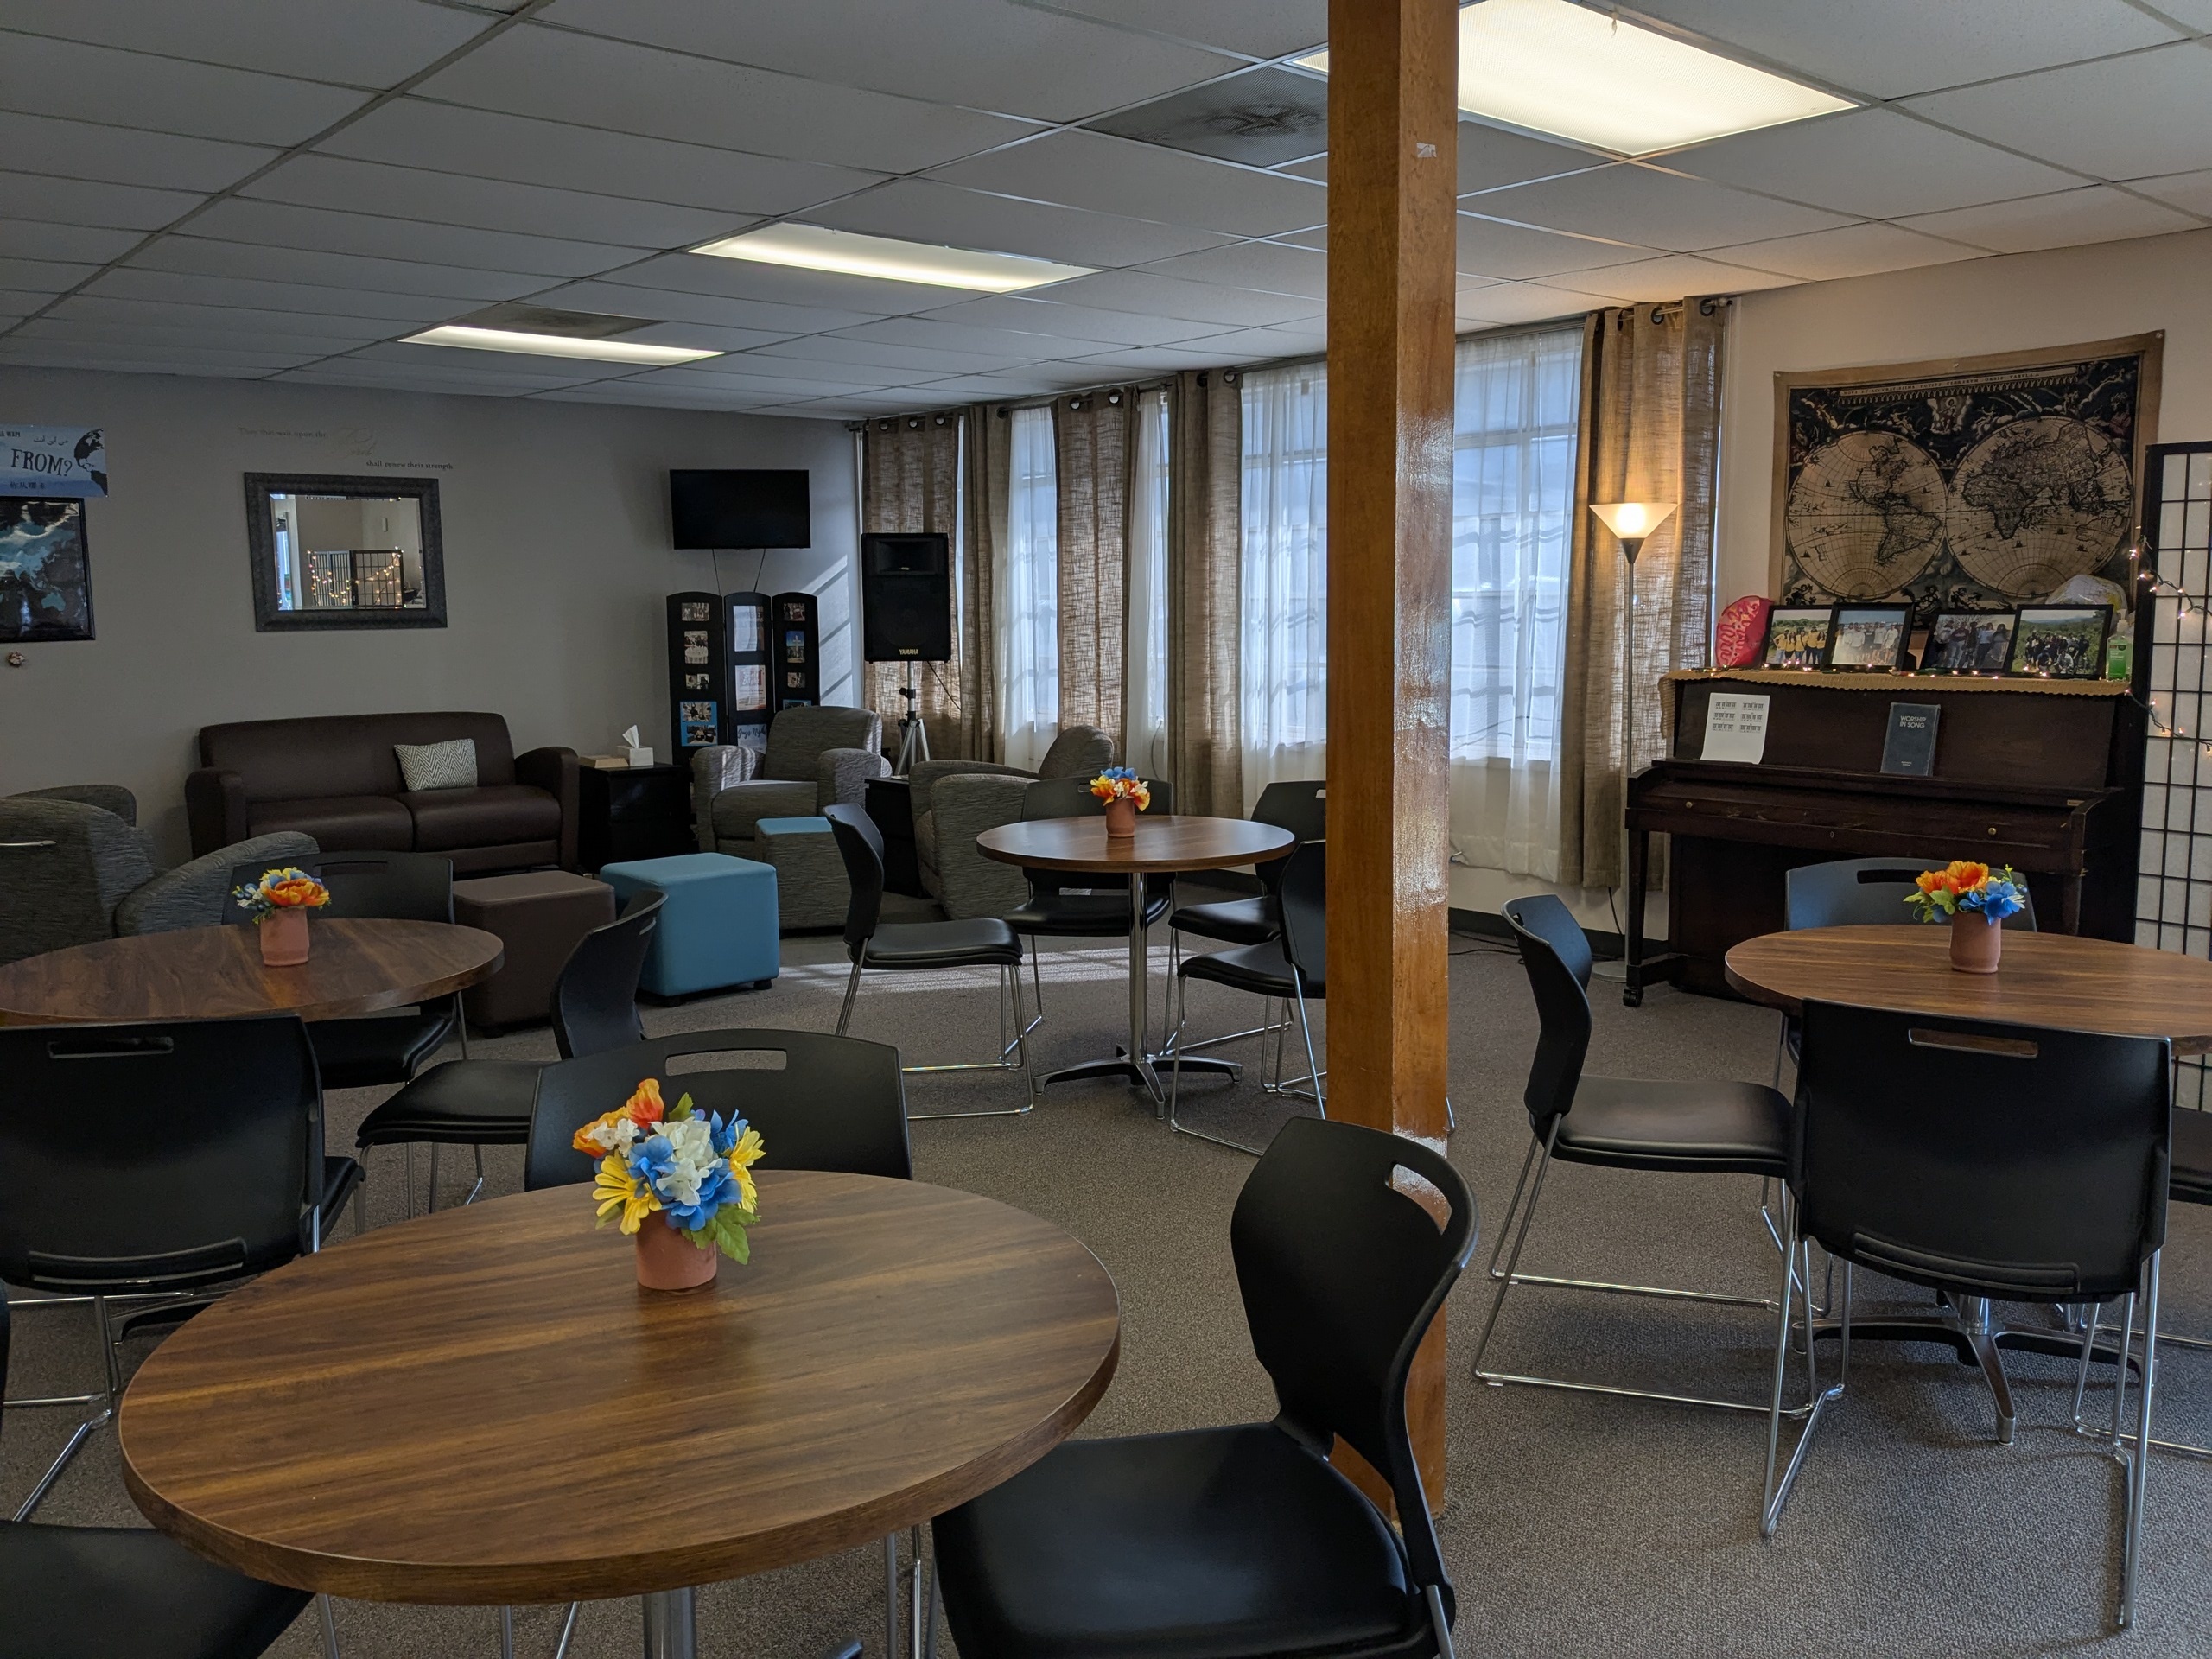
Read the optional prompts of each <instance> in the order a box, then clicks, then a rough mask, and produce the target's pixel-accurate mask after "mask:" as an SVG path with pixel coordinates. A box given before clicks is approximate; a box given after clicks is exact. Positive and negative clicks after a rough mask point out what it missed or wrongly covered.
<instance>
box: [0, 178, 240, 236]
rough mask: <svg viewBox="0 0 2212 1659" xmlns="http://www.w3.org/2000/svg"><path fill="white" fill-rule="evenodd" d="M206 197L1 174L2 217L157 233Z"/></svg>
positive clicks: (178, 192)
mask: <svg viewBox="0 0 2212 1659" xmlns="http://www.w3.org/2000/svg"><path fill="white" fill-rule="evenodd" d="M205 200H207V197H205V196H203V195H200V194H197V193H194V192H190V191H184V190H142V189H138V188H135V187H133V186H131V185H127V184H94V183H87V182H86V181H83V180H79V179H57V178H52V177H48V176H47V175H43V174H37V173H9V172H0V219H45V220H47V221H48V222H49V223H52V224H57V225H93V226H103V227H105V228H107V229H111V230H124V231H153V230H159V229H160V228H161V227H162V226H164V225H170V224H174V223H175V221H176V220H177V219H180V218H181V217H182V216H183V215H185V214H186V213H190V212H191V211H192V210H193V209H194V207H198V206H199V205H200V203H201V202H203V201H205Z"/></svg>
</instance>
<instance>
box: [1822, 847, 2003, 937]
mask: <svg viewBox="0 0 2212 1659" xmlns="http://www.w3.org/2000/svg"><path fill="white" fill-rule="evenodd" d="M1949 862H1950V860H1949V859H1948V858H1839V859H1835V860H1834V861H1830V862H1828V863H1825V864H1800V865H1799V866H1798V867H1797V868H1796V869H1794V870H1791V871H1789V873H1788V874H1785V875H1784V876H1783V912H1784V914H1785V915H1786V916H1787V918H1788V925H1789V927H1790V928H1792V929H1793V930H1794V929H1796V928H1801V927H1856V926H1878V925H1883V924H1885V923H1888V924H1892V925H1894V924H1897V923H1903V922H1910V920H1911V919H1912V912H1910V911H1909V910H1907V909H1906V908H1905V907H1904V901H1905V900H1906V899H1910V897H1912V895H1913V893H1914V892H1915V891H1916V888H1915V887H1914V885H1913V878H1914V877H1915V876H1917V875H1918V874H1920V873H1921V872H1922V871H1923V870H1940V869H1942V868H1943V867H1944V866H1945V865H1947V864H1948V863H1949ZM2020 897H2021V898H2023V899H2026V900H2027V903H2026V905H2025V906H2024V907H2023V908H2022V909H2020V910H2018V911H2015V912H2013V913H2012V915H2010V916H2007V917H2006V918H2005V926H2007V927H2009V928H2014V929H2017V930H2018V931H2022V932H2026V933H2032V932H2034V931H2035V928H2036V904H2035V899H2033V898H2032V897H2031V895H2030V894H2029V893H2028V889H2027V887H2026V884H2025V883H2023V884H2022V885H2021V887H2020Z"/></svg>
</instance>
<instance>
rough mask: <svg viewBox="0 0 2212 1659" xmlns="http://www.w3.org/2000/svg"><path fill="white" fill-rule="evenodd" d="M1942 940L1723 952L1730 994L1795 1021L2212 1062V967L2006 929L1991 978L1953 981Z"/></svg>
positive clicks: (1828, 933)
mask: <svg viewBox="0 0 2212 1659" xmlns="http://www.w3.org/2000/svg"><path fill="white" fill-rule="evenodd" d="M1950 947H1951V938H1950V930H1949V929H1948V928H1947V927H1942V926H1930V925H1915V924H1910V923H1907V924H1902V925H1888V926H1878V927H1807V928H1799V929H1797V930H1796V931H1793V932H1788V933H1763V934H1761V935H1760V936H1759V937H1758V938H1755V939H1745V941H1744V942H1743V943H1742V944H1739V945H1737V946H1736V947H1735V948H1734V949H1733V950H1730V951H1729V952H1728V957H1727V973H1728V983H1729V984H1730V985H1731V986H1732V987H1733V988H1735V989H1737V990H1738V991H1740V992H1741V993H1742V994H1743V995H1745V996H1747V997H1749V998H1750V999H1751V1001H1754V1002H1764V1003H1765V1004H1766V1005H1767V1006H1768V1007H1774V1008H1780V1009H1781V1010H1782V1011H1783V1013H1785V1014H1795V1013H1796V1012H1797V1010H1798V1008H1799V1007H1802V1005H1803V1004H1804V1003H1805V1002H1806V1001H1808V1000H1811V1001H1823V1002H1847V1003H1850V1004H1852V1005H1853V1006H1854V1007H1866V1008H1891V1009H1896V1010H1898V1011H1900V1012H1903V1013H1906V1014H1940V1015H1948V1016H1950V1017H1953V1018H1955V1019H1961V1020H2010V1021H2012V1022H2013V1023H2015V1024H2018V1025H2025V1026H2051V1027H2063V1028H2065V1029H2069V1030H2074V1031H2096V1032H2107V1033H2112V1034H2113V1035H2115V1036H2121V1037H2164V1038H2167V1039H2171V1042H2172V1043H2173V1046H2174V1052H2175V1053H2177V1054H2205V1053H2212V962H2207V961H2203V960H2201V959H2199V958H2197V957H2184V956H2183V955H2181V954H2180V953H2179V952H2177V951H2173V950H2151V949H2149V948H2148V947H2147V946H2144V945H2139V944H2121V943H2120V942H2119V941H2117V940H2114V939H2088V938H2080V937H2079V936H2077V935H2075V934H2072V933H2031V932H2027V931H2024V930H2021V929H2017V928H2015V929H2008V930H2006V931H2005V956H2004V961H2003V964H2002V966H2000V967H1999V969H1998V970H1997V972H1995V973H1993V974H1961V973H1958V972H1955V971H1954V970H1953V969H1952V967H1951V957H1950Z"/></svg>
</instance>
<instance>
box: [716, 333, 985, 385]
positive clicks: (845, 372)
mask: <svg viewBox="0 0 2212 1659" xmlns="http://www.w3.org/2000/svg"><path fill="white" fill-rule="evenodd" d="M787 343H788V344H790V345H791V346H805V345H808V344H810V342H809V341H806V340H794V341H790V342H787ZM696 366H697V367H698V368H700V369H701V370H702V371H703V370H708V369H721V368H725V367H726V368H727V369H728V372H729V373H730V374H731V375H733V376H734V377H736V378H741V379H747V380H760V381H764V382H766V381H776V380H798V381H804V382H806V383H807V384H808V385H820V386H836V387H840V388H842V387H846V386H861V387H865V388H868V389H872V390H874V391H898V390H899V389H901V388H903V387H906V386H918V385H921V384H922V383H923V382H925V381H928V380H941V379H943V378H944V370H943V369H938V368H928V369H918V368H913V367H907V368H893V367H890V366H889V365H885V364H881V363H855V362H853V361H851V360H849V359H842V358H822V357H789V356H783V355H779V354H778V353H771V352H765V351H762V352H746V353H742V354H741V355H739V356H735V357H728V358H722V359H717V360H716V361H715V362H712V363H702V364H699V365H696Z"/></svg>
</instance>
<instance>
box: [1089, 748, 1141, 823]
mask: <svg viewBox="0 0 2212 1659" xmlns="http://www.w3.org/2000/svg"><path fill="white" fill-rule="evenodd" d="M1090 792H1091V793H1092V794H1093V795H1096V797H1097V798H1099V799H1100V800H1102V801H1103V802H1105V803H1106V834H1107V836H1108V837H1109V839H1111V840H1114V841H1127V840H1128V839H1129V838H1130V837H1131V836H1134V835H1135V834H1136V832H1137V814H1138V813H1140V812H1143V811H1147V810H1150V808H1151V806H1152V785H1149V784H1147V783H1146V782H1145V780H1144V779H1141V778H1140V777H1138V776H1137V775H1136V773H1135V772H1132V771H1130V770H1129V768H1128V767H1127V766H1109V767H1107V768H1106V770H1105V771H1103V772H1100V773H1099V774H1098V775H1097V776H1096V778H1094V779H1091V780H1090Z"/></svg>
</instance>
